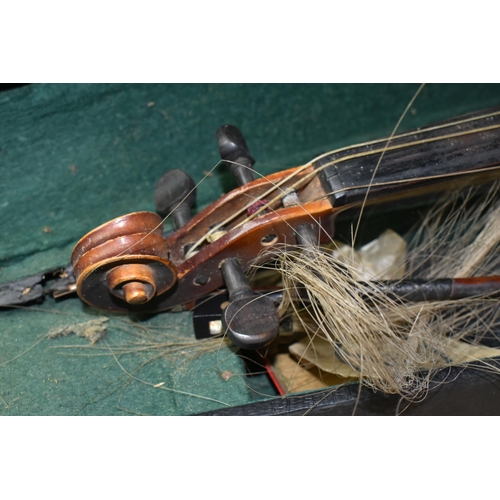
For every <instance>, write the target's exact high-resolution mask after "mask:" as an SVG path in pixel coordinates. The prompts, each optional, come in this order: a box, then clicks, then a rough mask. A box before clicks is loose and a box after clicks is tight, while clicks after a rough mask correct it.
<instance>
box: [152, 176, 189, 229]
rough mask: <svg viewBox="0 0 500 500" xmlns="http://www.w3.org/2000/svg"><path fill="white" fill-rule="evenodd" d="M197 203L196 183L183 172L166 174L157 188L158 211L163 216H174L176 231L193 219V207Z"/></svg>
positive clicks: (156, 202)
mask: <svg viewBox="0 0 500 500" xmlns="http://www.w3.org/2000/svg"><path fill="white" fill-rule="evenodd" d="M195 201H196V188H195V183H194V181H193V179H192V178H191V176H190V175H188V174H187V173H186V172H184V171H183V170H179V169H175V170H169V171H168V172H166V173H165V174H164V175H163V176H162V177H161V178H160V180H159V181H158V182H157V184H156V187H155V206H156V211H157V212H158V213H159V214H160V215H161V216H162V217H166V216H167V215H172V216H173V218H174V225H175V227H176V229H179V228H181V227H182V226H184V225H185V224H186V223H187V222H188V221H189V219H190V218H191V207H192V206H193V205H194V203H195Z"/></svg>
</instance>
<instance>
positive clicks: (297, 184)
mask: <svg viewBox="0 0 500 500" xmlns="http://www.w3.org/2000/svg"><path fill="white" fill-rule="evenodd" d="M497 114H500V113H490V114H487V115H484V116H485V117H489V116H494V115H497ZM482 118H483V117H482V116H481V117H475V118H474V119H475V120H477V119H482ZM467 121H472V119H469V120H460V121H459V122H457V123H466V122H467ZM454 124H456V123H455V122H453V124H447V125H446V126H441V127H433V128H432V127H431V128H429V129H421V130H419V131H418V132H419V133H420V132H425V131H427V130H433V129H442V128H446V127H448V126H450V125H454ZM499 128H500V124H499V125H491V126H488V127H481V128H478V129H475V130H474V131H470V130H468V131H459V132H455V133H453V134H445V135H442V136H439V137H432V138H427V139H422V140H417V141H412V142H409V143H406V144H401V145H394V146H388V144H387V143H386V145H385V146H384V147H383V148H380V149H377V150H373V151H366V152H361V153H357V154H352V155H348V156H344V157H342V158H338V159H336V160H332V161H331V162H328V163H327V164H325V165H322V166H321V167H318V168H316V169H315V170H314V171H313V172H311V173H309V174H306V175H304V176H303V177H302V178H301V179H300V180H298V181H297V182H295V183H294V184H292V185H291V186H289V187H288V189H295V190H298V189H300V188H301V187H302V186H303V185H305V184H307V183H308V182H309V181H310V180H311V179H313V178H314V177H316V176H317V174H318V173H319V172H321V171H322V170H324V169H326V168H328V167H330V166H332V165H337V164H340V163H342V162H346V161H350V160H353V159H359V158H365V157H368V156H372V155H373V156H374V155H377V154H380V155H381V158H382V156H383V155H384V154H385V153H386V152H388V151H397V150H402V149H405V148H408V147H412V146H418V145H422V144H428V143H432V142H437V141H441V140H446V139H453V138H458V137H461V136H465V135H470V134H471V133H472V132H474V133H481V132H487V131H490V130H496V129H499ZM414 133H415V132H413V134H414ZM408 135H410V134H404V135H398V136H394V137H393V138H392V140H393V139H396V138H399V137H403V136H408ZM389 140H391V139H389ZM379 142H380V141H374V142H373V143H379ZM365 144H369V143H364V144H361V145H356V146H351V147H349V148H342V149H339V150H334V151H332V152H330V153H325V154H324V155H321V156H320V157H317V158H323V157H325V156H327V155H331V154H335V153H338V152H341V151H343V150H344V151H345V150H349V149H354V148H357V147H359V146H362V145H365ZM317 158H315V159H313V160H311V161H310V162H308V163H306V164H305V165H303V166H301V167H298V168H297V169H296V170H294V171H293V172H292V173H291V174H290V175H289V176H288V177H286V178H284V179H282V180H280V181H279V182H277V183H273V182H271V181H270V179H268V178H267V177H266V176H263V175H259V174H258V172H256V171H255V170H253V169H252V171H253V172H254V173H256V174H257V175H259V176H260V177H261V178H263V179H265V180H267V181H268V182H269V183H270V184H271V186H272V187H271V188H269V189H268V190H267V191H266V192H265V193H264V194H262V195H260V196H259V197H258V198H254V199H253V200H254V201H253V202H249V203H248V204H247V205H245V206H243V207H242V208H241V209H239V210H235V211H234V212H233V213H232V214H231V215H229V216H228V217H227V218H226V219H224V220H223V221H222V222H220V223H218V224H216V225H214V227H213V228H211V229H210V230H209V231H208V232H207V234H205V235H203V236H202V237H201V238H200V239H199V240H198V241H196V242H195V243H194V245H193V246H192V247H191V249H190V251H189V252H188V254H187V255H186V259H189V258H191V257H192V256H193V254H194V253H195V250H197V249H198V248H199V247H200V245H201V244H203V243H204V242H205V241H207V239H208V238H209V236H210V234H212V233H214V232H216V231H219V230H220V229H221V228H223V227H226V226H228V225H229V224H230V223H231V222H232V221H233V220H235V219H236V218H238V217H239V216H240V215H241V214H243V213H244V212H246V211H247V209H248V208H249V207H250V206H251V205H252V204H253V203H255V201H261V200H265V199H266V198H267V197H268V196H269V195H270V194H271V193H273V192H274V191H276V190H279V191H280V194H278V195H277V196H275V197H274V198H272V199H271V200H268V201H267V202H266V203H264V204H263V205H262V206H261V207H260V208H259V209H258V210H257V211H255V212H254V213H253V214H252V215H250V216H248V217H246V218H245V219H244V220H242V221H241V222H239V223H238V224H237V225H235V226H234V227H233V228H232V229H234V228H237V227H240V226H242V225H243V224H246V223H248V222H250V221H251V220H254V219H255V218H256V217H258V216H259V215H260V214H261V213H263V212H264V211H266V210H269V209H271V208H272V207H273V206H277V205H279V203H280V202H281V198H282V196H283V195H284V194H286V191H284V190H283V189H281V186H282V185H283V184H285V183H286V182H289V181H290V179H292V178H293V177H295V176H297V175H299V174H300V173H302V172H303V171H304V170H306V169H308V168H311V167H312V165H313V163H314V162H315V161H317ZM381 158H380V159H379V162H380V161H381ZM230 163H235V164H236V162H230ZM379 164H380V163H379ZM379 164H378V165H379ZM242 166H244V165H242ZM244 167H245V166H244ZM245 168H248V167H245ZM497 168H498V165H496V166H493V167H487V168H484V169H475V170H470V171H462V172H459V173H458V174H457V173H450V174H439V175H434V176H433V175H430V176H422V177H415V178H413V179H412V181H424V180H431V179H441V178H447V177H457V176H466V175H469V174H471V173H476V172H477V173H480V172H488V171H492V170H496V169H497ZM377 170H378V166H377V167H376V169H375V171H374V174H376V172H377ZM374 179H375V177H374V176H373V177H372V182H371V183H370V184H366V185H363V186H356V189H363V188H365V189H367V195H366V197H368V194H369V190H370V189H371V187H373V186H376V187H380V186H389V185H400V184H405V183H407V182H408V181H407V180H395V181H384V182H374ZM350 189H354V188H350V187H345V188H342V189H339V190H338V191H334V192H331V193H327V194H326V195H325V197H326V196H330V195H332V194H337V193H341V192H346V191H349V190H350ZM366 201H367V199H366V200H365V202H364V203H366ZM356 232H357V231H356Z"/></svg>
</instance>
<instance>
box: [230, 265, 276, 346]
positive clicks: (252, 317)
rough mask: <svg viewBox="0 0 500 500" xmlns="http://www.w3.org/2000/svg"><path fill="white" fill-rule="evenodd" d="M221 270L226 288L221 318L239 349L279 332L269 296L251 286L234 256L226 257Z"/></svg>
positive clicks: (263, 341) (266, 339)
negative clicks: (226, 293)
mask: <svg viewBox="0 0 500 500" xmlns="http://www.w3.org/2000/svg"><path fill="white" fill-rule="evenodd" d="M221 271H222V274H223V276H224V281H225V283H226V287H227V289H228V292H229V305H228V306H227V307H226V308H225V309H224V312H223V315H222V320H223V323H224V326H225V327H226V331H227V335H228V337H229V338H230V339H231V341H232V342H233V343H234V344H235V345H236V346H238V347H241V348H242V349H260V348H261V347H264V346H265V345H267V344H269V342H271V341H272V340H274V339H275V338H276V337H277V335H278V332H279V318H278V313H277V310H276V307H275V305H274V303H273V301H272V300H271V299H269V298H268V297H266V296H261V295H258V294H256V293H255V292H254V291H253V290H252V288H251V287H250V285H249V283H248V280H247V278H246V276H245V274H244V273H243V270H242V268H241V265H240V262H239V260H238V259H237V258H234V257H232V258H229V259H226V260H225V261H224V262H223V263H222V265H221Z"/></svg>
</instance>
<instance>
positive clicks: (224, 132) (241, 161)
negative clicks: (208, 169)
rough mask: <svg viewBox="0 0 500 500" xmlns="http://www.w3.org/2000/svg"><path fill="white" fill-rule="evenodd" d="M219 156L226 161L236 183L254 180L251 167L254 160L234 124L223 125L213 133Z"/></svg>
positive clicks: (241, 184) (240, 183) (241, 183)
mask: <svg viewBox="0 0 500 500" xmlns="http://www.w3.org/2000/svg"><path fill="white" fill-rule="evenodd" d="M215 135H216V137H217V144H218V145H219V151H220V156H221V158H222V159H223V160H224V161H226V164H227V166H228V167H229V170H230V171H231V173H232V174H233V175H234V176H235V177H236V179H237V181H238V184H239V185H240V186H243V185H244V184H247V183H248V182H251V181H253V180H254V176H253V172H252V167H253V166H254V164H255V160H254V159H253V158H252V155H251V154H250V153H249V151H248V146H247V143H246V141H245V138H244V137H243V134H242V133H241V132H240V130H239V129H238V128H237V127H235V126H234V125H223V126H222V127H220V128H219V129H217V132H216V133H215Z"/></svg>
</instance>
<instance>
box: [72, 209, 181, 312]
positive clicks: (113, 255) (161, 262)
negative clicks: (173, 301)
mask: <svg viewBox="0 0 500 500" xmlns="http://www.w3.org/2000/svg"><path fill="white" fill-rule="evenodd" d="M162 228H163V225H162V219H161V217H160V216H158V215H157V214H154V213H152V212H136V213H132V214H129V215H124V216H122V217H118V218H117V219H113V220H112V221H110V222H108V223H106V224H103V225H102V226H99V227H98V228H97V229H94V230H93V231H91V232H90V233H89V234H87V235H86V236H84V237H83V238H82V239H81V240H80V241H79V242H78V244H77V245H76V247H75V249H74V250H73V254H72V257H71V261H72V264H73V272H74V274H75V278H76V289H77V292H78V295H79V296H80V298H81V299H82V300H83V301H84V302H86V303H88V304H90V305H92V306H94V307H97V308H99V309H105V310H109V311H129V310H131V309H132V310H133V309H134V308H135V307H137V306H142V305H144V304H146V303H147V302H149V301H151V300H152V299H153V298H154V297H156V296H158V295H161V294H162V293H164V292H166V291H167V290H169V289H170V288H171V287H172V286H173V285H174V284H175V282H176V280H177V272H176V269H175V266H174V265H173V264H172V262H171V261H170V260H169V252H168V248H167V245H166V241H165V238H164V237H163V232H162Z"/></svg>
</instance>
